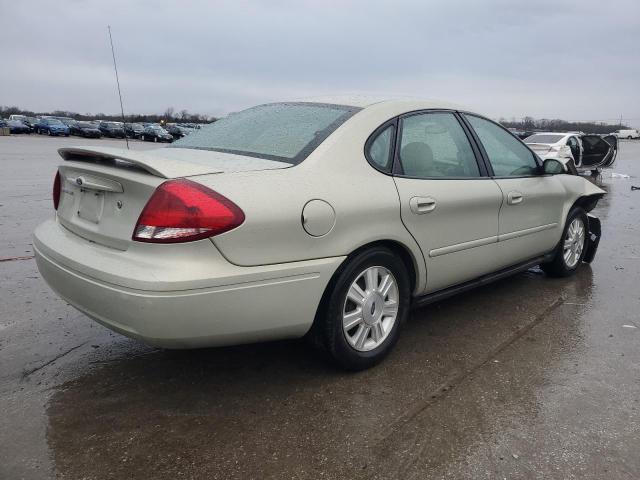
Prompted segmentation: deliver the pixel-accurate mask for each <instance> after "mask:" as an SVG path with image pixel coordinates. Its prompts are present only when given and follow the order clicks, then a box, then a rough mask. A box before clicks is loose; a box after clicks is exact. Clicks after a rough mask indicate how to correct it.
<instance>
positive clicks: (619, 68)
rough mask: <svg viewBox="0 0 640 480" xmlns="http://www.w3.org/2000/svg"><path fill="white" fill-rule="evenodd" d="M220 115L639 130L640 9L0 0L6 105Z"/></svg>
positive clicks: (619, 3)
mask: <svg viewBox="0 0 640 480" xmlns="http://www.w3.org/2000/svg"><path fill="white" fill-rule="evenodd" d="M107 24H110V25H111V27H112V32H113V35H114V43H115V47H116V55H117V59H118V67H119V71H120V80H121V84H122V90H123V97H124V102H125V113H154V112H163V111H164V110H165V109H166V108H167V107H170V106H171V107H174V108H175V109H176V110H181V109H187V110H189V111H190V112H197V113H206V114H209V115H221V114H224V113H227V112H229V111H235V110H238V109H241V108H244V107H247V106H251V105H254V104H258V103H264V102H269V101H276V100H282V99H287V98H299V97H306V96H316V95H327V94H334V93H336V94H346V93H349V94H353V93H362V94H398V95H413V96H420V97H425V98H434V99H439V100H445V101H450V102H454V103H458V104H463V105H465V106H468V107H469V108H472V109H475V110H477V111H479V112H481V113H484V114H487V115H489V116H491V117H494V118H498V117H501V116H504V117H506V118H511V117H517V118H519V117H522V116H524V115H531V116H534V117H536V118H565V119H569V120H581V119H583V120H603V121H610V122H612V123H613V122H614V121H615V119H618V118H619V117H620V115H621V114H622V115H623V117H624V119H630V120H629V123H631V124H633V125H636V126H640V1H638V0H612V1H609V2H602V1H601V0H598V1H595V0H594V1H592V0H582V1H562V0H553V1H551V0H549V1H548V0H535V1H530V2H527V1H513V0H483V1H477V0H468V1H455V0H446V1H420V0H416V1H402V0H397V1H395V2H391V1H389V2H376V1H373V0H368V1H353V2H349V1H346V0H345V1H337V0H323V1H319V0H318V1H311V0H307V1H305V0H297V1H288V0H264V1H262V2H258V1H242V0H235V1H212V0H211V1H192V2H190V1H186V0H180V1H178V0H171V1H164V0H153V1H131V0H129V1H127V0H124V1H119V0H101V1H84V0H56V1H42V2H39V1H30V0H0V32H1V33H2V38H3V42H2V55H1V57H0V58H1V61H2V66H3V67H2V69H1V70H0V105H18V106H21V107H23V108H27V109H31V110H36V111H48V110H54V109H61V110H72V111H78V112H82V113H84V112H91V113H98V112H104V113H114V112H117V111H118V110H119V105H118V98H117V93H116V90H115V81H114V73H113V65H112V60H111V51H110V49H109V43H108V41H109V40H108V34H107Z"/></svg>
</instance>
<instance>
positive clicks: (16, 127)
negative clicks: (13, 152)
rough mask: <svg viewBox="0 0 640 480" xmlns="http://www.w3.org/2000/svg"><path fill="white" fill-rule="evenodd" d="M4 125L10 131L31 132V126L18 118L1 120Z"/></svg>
mask: <svg viewBox="0 0 640 480" xmlns="http://www.w3.org/2000/svg"><path fill="white" fill-rule="evenodd" d="M3 122H4V125H2V126H4V127H9V131H10V132H11V133H31V128H29V127H28V126H27V125H25V124H24V123H22V122H21V121H20V120H3Z"/></svg>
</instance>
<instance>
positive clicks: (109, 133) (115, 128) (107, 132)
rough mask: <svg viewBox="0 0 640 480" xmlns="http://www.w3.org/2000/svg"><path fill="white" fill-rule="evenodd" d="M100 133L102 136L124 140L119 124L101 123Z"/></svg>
mask: <svg viewBox="0 0 640 480" xmlns="http://www.w3.org/2000/svg"><path fill="white" fill-rule="evenodd" d="M100 131H101V132H102V135H104V136H105V137H110V138H124V137H125V134H124V128H123V126H122V123H120V122H102V123H100Z"/></svg>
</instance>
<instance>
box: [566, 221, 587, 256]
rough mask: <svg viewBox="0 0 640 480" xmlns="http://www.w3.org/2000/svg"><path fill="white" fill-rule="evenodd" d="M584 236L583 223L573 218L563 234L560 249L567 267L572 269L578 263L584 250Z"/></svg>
mask: <svg viewBox="0 0 640 480" xmlns="http://www.w3.org/2000/svg"><path fill="white" fill-rule="evenodd" d="M584 236H585V228H584V222H583V221H582V219H580V218H574V219H573V220H572V221H571V224H569V228H568V229H567V233H566V234H565V237H564V244H563V249H562V256H563V257H564V263H565V264H566V265H567V267H569V268H574V267H575V266H576V265H577V264H578V262H579V261H580V256H581V255H582V250H583V249H584Z"/></svg>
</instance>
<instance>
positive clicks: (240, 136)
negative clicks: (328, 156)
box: [172, 103, 360, 164]
mask: <svg viewBox="0 0 640 480" xmlns="http://www.w3.org/2000/svg"><path fill="white" fill-rule="evenodd" d="M358 110H360V109H359V108H355V107H347V106H343V105H329V104H320V103H274V104H269V105H260V106H258V107H253V108H249V109H248V110H243V111H241V112H238V113H233V114H231V115H229V116H228V117H226V118H223V119H221V120H218V121H217V122H214V123H212V124H210V125H207V126H204V127H202V128H201V129H200V130H197V131H194V132H192V133H191V134H190V135H188V136H185V137H183V138H182V139H180V140H178V141H176V142H174V143H173V145H172V148H195V149H200V150H213V151H217V152H225V153H232V154H236V155H246V156H250V157H259V158H266V159H268V160H277V161H281V162H287V163H292V164H297V163H300V162H301V161H302V160H304V159H305V158H306V157H307V156H308V155H309V154H310V153H311V152H312V151H313V150H314V149H315V148H316V147H317V146H318V145H320V143H322V141H323V140H324V139H325V138H327V137H328V136H329V135H330V134H331V133H332V132H333V131H334V130H335V129H336V128H338V127H339V126H340V125H342V124H343V123H344V122H345V121H346V120H347V119H348V118H349V117H351V116H352V115H353V114H354V113H356V112H357V111H358Z"/></svg>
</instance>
